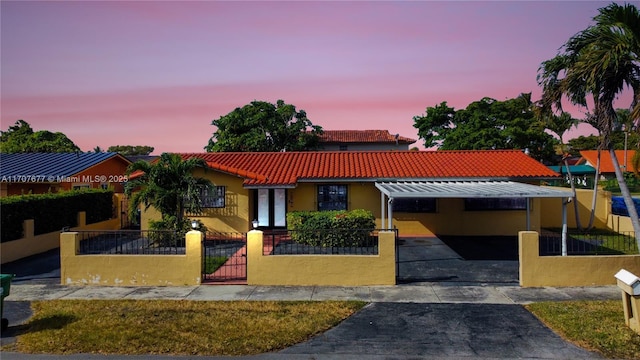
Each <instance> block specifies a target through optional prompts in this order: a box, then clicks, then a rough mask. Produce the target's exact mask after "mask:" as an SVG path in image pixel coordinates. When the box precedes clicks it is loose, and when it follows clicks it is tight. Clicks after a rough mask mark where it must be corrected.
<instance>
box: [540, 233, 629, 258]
mask: <svg viewBox="0 0 640 360" xmlns="http://www.w3.org/2000/svg"><path fill="white" fill-rule="evenodd" d="M637 253H638V246H637V243H636V239H635V237H634V233H633V232H621V233H615V232H602V231H595V232H584V233H583V232H569V233H568V234H567V255H623V254H637ZM556 255H562V234H561V233H560V232H543V233H542V234H541V235H540V256H556Z"/></svg>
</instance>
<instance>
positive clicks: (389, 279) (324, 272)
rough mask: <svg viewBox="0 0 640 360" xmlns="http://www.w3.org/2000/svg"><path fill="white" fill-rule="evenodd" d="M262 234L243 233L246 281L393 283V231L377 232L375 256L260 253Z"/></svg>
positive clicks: (394, 275) (314, 283)
mask: <svg viewBox="0 0 640 360" xmlns="http://www.w3.org/2000/svg"><path fill="white" fill-rule="evenodd" d="M263 240H264V234H263V232H262V231H259V230H253V231H250V232H249V233H248V234H247V283H248V284H249V285H284V286H369V285H395V282H396V272H395V271H396V266H395V264H396V255H395V232H393V231H380V232H379V233H378V255H264V254H263Z"/></svg>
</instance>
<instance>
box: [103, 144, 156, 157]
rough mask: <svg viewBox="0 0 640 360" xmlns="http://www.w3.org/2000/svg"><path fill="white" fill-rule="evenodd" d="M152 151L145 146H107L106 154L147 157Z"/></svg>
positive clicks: (151, 147) (151, 148) (149, 147)
mask: <svg viewBox="0 0 640 360" xmlns="http://www.w3.org/2000/svg"><path fill="white" fill-rule="evenodd" d="M153 150H154V147H153V146H146V145H135V146H134V145H115V146H109V149H107V151H108V152H117V153H119V154H121V155H124V156H133V155H149V154H151V153H152V152H153Z"/></svg>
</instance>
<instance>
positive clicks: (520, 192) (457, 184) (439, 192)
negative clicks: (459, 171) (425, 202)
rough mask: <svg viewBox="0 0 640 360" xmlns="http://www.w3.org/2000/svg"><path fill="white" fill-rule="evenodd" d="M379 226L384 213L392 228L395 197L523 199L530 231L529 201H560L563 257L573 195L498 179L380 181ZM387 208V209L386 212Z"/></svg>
mask: <svg viewBox="0 0 640 360" xmlns="http://www.w3.org/2000/svg"><path fill="white" fill-rule="evenodd" d="M375 186H376V188H378V190H380V204H381V205H380V206H381V209H380V210H381V214H382V215H381V217H382V224H383V225H384V223H385V214H387V217H386V221H387V228H388V229H392V228H393V224H392V219H393V199H395V198H436V199H437V198H463V199H464V198H526V199H527V201H526V204H527V208H526V230H530V229H531V220H530V208H529V207H530V201H529V200H528V199H531V198H562V199H563V201H562V252H563V255H566V240H567V204H568V203H569V201H570V199H571V198H572V197H574V194H573V193H572V192H569V191H564V190H559V189H552V188H549V187H542V186H537V185H531V184H525V183H520V182H514V181H497V180H475V181H470V180H461V181H456V180H429V181H379V182H376V184H375ZM385 207H386V209H385Z"/></svg>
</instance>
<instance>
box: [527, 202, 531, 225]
mask: <svg viewBox="0 0 640 360" xmlns="http://www.w3.org/2000/svg"><path fill="white" fill-rule="evenodd" d="M530 201H531V199H529V198H527V231H531V213H530V212H529V211H531V209H530V206H529V202H530Z"/></svg>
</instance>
